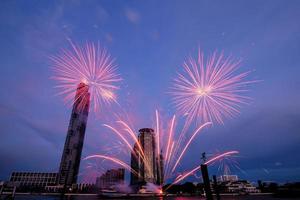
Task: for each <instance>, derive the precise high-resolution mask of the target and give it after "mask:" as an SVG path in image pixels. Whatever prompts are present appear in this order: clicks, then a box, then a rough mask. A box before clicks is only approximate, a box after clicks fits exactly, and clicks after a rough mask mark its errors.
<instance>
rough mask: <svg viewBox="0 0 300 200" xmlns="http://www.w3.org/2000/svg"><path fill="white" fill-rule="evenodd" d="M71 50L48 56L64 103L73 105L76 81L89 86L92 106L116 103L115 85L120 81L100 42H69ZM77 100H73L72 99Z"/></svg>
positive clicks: (112, 62) (96, 107)
mask: <svg viewBox="0 0 300 200" xmlns="http://www.w3.org/2000/svg"><path fill="white" fill-rule="evenodd" d="M70 45H71V49H70V50H69V49H63V50H62V52H61V54H59V55H56V56H51V57H50V59H51V60H52V62H53V71H54V76H53V77H52V78H53V79H55V80H56V81H57V82H58V85H57V86H56V88H58V89H59V90H60V92H59V93H58V94H59V95H63V96H64V100H65V102H66V103H70V104H73V103H74V102H73V98H74V96H75V93H76V89H77V86H78V84H79V83H81V82H83V83H85V84H87V85H88V86H89V93H90V95H91V96H90V99H91V104H92V106H91V107H92V108H93V110H94V111H97V110H98V109H99V106H100V105H102V104H110V103H111V102H112V101H113V102H116V95H115V91H116V90H117V89H119V87H118V86H116V84H117V83H118V82H120V81H121V78H120V76H119V75H118V74H117V73H116V65H115V64H114V59H112V58H111V56H110V54H109V53H108V52H107V51H106V50H105V49H102V48H100V45H99V43H98V45H95V44H94V43H86V45H85V46H83V47H80V46H77V45H75V44H74V43H72V41H70ZM74 101H75V102H76V101H77V100H76V99H75V100H74Z"/></svg>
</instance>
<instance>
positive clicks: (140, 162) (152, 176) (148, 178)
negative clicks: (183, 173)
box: [130, 128, 163, 185]
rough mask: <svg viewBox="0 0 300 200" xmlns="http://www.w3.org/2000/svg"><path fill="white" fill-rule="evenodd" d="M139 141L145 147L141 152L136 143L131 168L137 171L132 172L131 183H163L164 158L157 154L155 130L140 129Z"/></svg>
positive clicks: (132, 153)
mask: <svg viewBox="0 0 300 200" xmlns="http://www.w3.org/2000/svg"><path fill="white" fill-rule="evenodd" d="M138 142H139V143H140V145H141V148H142V149H143V153H144V158H143V157H142V153H140V152H139V148H138V145H137V144H135V145H134V147H133V151H132V152H131V168H132V169H133V170H135V171H136V172H137V174H135V173H131V181H130V183H131V185H143V184H145V183H154V184H161V183H162V179H163V178H162V175H163V158H162V156H161V155H157V154H156V141H155V134H154V130H153V129H151V128H143V129H140V130H139V136H138Z"/></svg>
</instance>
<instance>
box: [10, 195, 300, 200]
mask: <svg viewBox="0 0 300 200" xmlns="http://www.w3.org/2000/svg"><path fill="white" fill-rule="evenodd" d="M98 199H104V198H100V197H96V196H68V197H64V198H61V197H59V196H38V195H17V196H16V197H15V200H98ZM131 199H133V200H151V199H155V200H205V198H202V197H157V198H155V197H149V198H145V197H142V198H139V197H134V198H131ZM295 199H300V198H293V199H292V200H295ZM221 200H291V199H288V198H274V197H272V196H271V195H255V196H222V197H221Z"/></svg>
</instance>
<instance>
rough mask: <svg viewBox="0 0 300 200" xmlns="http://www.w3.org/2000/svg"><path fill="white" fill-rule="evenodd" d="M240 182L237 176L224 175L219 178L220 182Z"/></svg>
mask: <svg viewBox="0 0 300 200" xmlns="http://www.w3.org/2000/svg"><path fill="white" fill-rule="evenodd" d="M238 180H239V178H238V176H237V175H222V176H219V177H218V178H217V181H218V182H225V181H238Z"/></svg>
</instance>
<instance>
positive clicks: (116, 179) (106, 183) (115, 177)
mask: <svg viewBox="0 0 300 200" xmlns="http://www.w3.org/2000/svg"><path fill="white" fill-rule="evenodd" d="M124 178H125V169H124V168H119V169H110V170H107V171H106V172H105V173H104V174H102V175H101V176H100V177H98V178H97V179H96V186H97V187H98V188H102V189H108V188H111V187H114V186H115V185H118V184H123V183H124Z"/></svg>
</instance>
